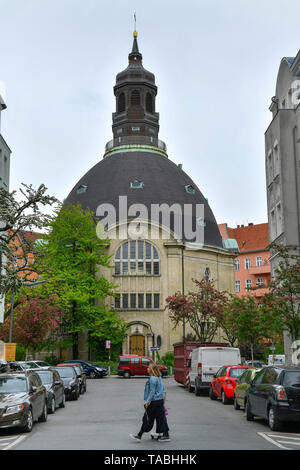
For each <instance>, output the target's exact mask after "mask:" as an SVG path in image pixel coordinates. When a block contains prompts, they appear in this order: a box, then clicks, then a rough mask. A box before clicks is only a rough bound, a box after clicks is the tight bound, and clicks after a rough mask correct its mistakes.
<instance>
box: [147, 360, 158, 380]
mask: <svg viewBox="0 0 300 470" xmlns="http://www.w3.org/2000/svg"><path fill="white" fill-rule="evenodd" d="M149 369H150V373H151V375H154V376H155V377H160V370H159V368H158V367H157V365H156V364H152V363H151V364H149Z"/></svg>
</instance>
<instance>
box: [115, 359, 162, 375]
mask: <svg viewBox="0 0 300 470" xmlns="http://www.w3.org/2000/svg"><path fill="white" fill-rule="evenodd" d="M150 364H154V362H153V360H152V359H151V358H150V357H147V356H137V355H127V356H119V364H118V375H120V376H121V377H125V378H129V377H131V376H132V375H148V372H147V369H148V367H149V365H150ZM157 367H158V368H159V370H160V373H161V375H162V377H166V376H167V375H168V368H167V367H166V366H162V365H160V364H157Z"/></svg>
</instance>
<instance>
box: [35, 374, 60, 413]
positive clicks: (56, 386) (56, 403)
mask: <svg viewBox="0 0 300 470" xmlns="http://www.w3.org/2000/svg"><path fill="white" fill-rule="evenodd" d="M35 372H36V373H37V374H38V376H39V377H40V379H41V381H42V384H43V385H44V386H45V388H46V390H47V407H48V413H49V414H52V413H55V410H56V408H57V407H59V408H64V407H65V387H64V383H63V381H62V379H61V377H60V376H59V373H58V372H57V371H56V370H53V369H51V368H49V369H40V370H36V371H35Z"/></svg>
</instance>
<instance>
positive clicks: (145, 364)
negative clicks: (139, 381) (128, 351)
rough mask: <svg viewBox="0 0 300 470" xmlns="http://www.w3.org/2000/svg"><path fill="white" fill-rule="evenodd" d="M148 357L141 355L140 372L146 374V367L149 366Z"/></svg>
mask: <svg viewBox="0 0 300 470" xmlns="http://www.w3.org/2000/svg"><path fill="white" fill-rule="evenodd" d="M150 362H151V361H150V359H148V358H147V357H142V374H143V375H148V367H149V366H150Z"/></svg>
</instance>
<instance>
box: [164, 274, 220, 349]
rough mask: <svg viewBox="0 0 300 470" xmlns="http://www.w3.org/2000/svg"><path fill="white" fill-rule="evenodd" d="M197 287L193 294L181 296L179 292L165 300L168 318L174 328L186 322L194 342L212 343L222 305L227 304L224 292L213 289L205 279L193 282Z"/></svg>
mask: <svg viewBox="0 0 300 470" xmlns="http://www.w3.org/2000/svg"><path fill="white" fill-rule="evenodd" d="M193 282H194V283H195V285H196V287H197V290H196V291H194V292H189V293H188V295H182V294H181V293H180V292H177V293H175V295H173V296H169V297H167V299H166V302H167V307H168V308H169V310H170V318H171V321H172V322H173V323H174V327H176V326H177V325H178V324H180V323H182V322H183V321H186V322H187V323H188V324H189V325H190V327H191V329H192V330H193V332H194V334H195V339H196V341H199V342H201V343H210V342H212V340H213V338H214V336H215V334H216V332H217V329H218V326H219V323H220V316H221V315H222V311H223V308H224V305H225V304H226V302H227V294H226V292H220V291H218V290H217V289H215V287H214V285H213V283H212V282H210V281H208V280H207V279H205V278H204V279H202V280H201V281H198V280H194V281H193Z"/></svg>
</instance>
